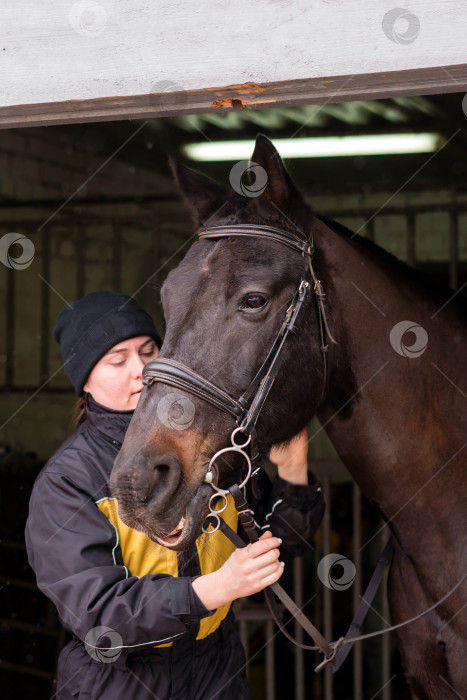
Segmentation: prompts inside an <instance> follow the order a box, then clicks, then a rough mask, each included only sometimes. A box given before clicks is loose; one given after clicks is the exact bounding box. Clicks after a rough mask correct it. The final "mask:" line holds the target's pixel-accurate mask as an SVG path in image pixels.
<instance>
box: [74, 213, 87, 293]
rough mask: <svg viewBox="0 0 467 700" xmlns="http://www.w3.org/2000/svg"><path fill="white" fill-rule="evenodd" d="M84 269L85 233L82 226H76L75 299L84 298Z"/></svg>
mask: <svg viewBox="0 0 467 700" xmlns="http://www.w3.org/2000/svg"><path fill="white" fill-rule="evenodd" d="M85 267H86V233H85V229H84V226H83V225H80V226H78V229H77V241H76V298H77V299H81V298H82V297H83V296H84V293H85V292H84V289H85V286H86V285H85Z"/></svg>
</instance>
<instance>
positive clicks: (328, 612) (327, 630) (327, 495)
mask: <svg viewBox="0 0 467 700" xmlns="http://www.w3.org/2000/svg"><path fill="white" fill-rule="evenodd" d="M323 496H324V501H325V503H331V486H330V479H329V476H328V475H327V474H326V475H324V476H323ZM323 551H324V555H325V556H326V555H327V554H329V553H330V551H331V513H330V511H329V508H326V510H325V511H324V518H323ZM323 598H324V637H325V639H332V638H333V635H332V597H331V589H330V588H328V586H324V591H323ZM324 700H333V678H332V672H331V669H330V668H329V666H326V668H325V670H324Z"/></svg>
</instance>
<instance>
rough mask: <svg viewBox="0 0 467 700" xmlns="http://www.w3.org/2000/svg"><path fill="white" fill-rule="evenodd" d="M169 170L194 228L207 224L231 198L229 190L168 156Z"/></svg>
mask: <svg viewBox="0 0 467 700" xmlns="http://www.w3.org/2000/svg"><path fill="white" fill-rule="evenodd" d="M168 159H169V164H170V168H171V170H172V172H173V174H174V177H175V180H176V182H177V185H178V187H179V189H180V192H181V195H182V197H183V200H184V202H185V203H186V205H187V206H188V209H189V210H190V213H191V216H192V219H193V221H194V222H195V225H196V226H200V225H204V224H207V222H208V220H209V218H210V217H211V216H212V215H213V214H215V213H216V212H217V211H218V210H219V209H220V208H221V207H222V205H223V204H224V203H225V202H226V201H227V199H228V198H229V196H231V194H232V192H231V190H229V189H227V187H224V185H221V184H220V183H219V182H216V181H215V180H213V179H212V178H210V177H208V176H207V175H203V174H202V173H198V172H197V171H196V170H191V168H187V167H186V165H183V164H182V163H180V162H179V161H178V160H177V159H176V158H174V157H173V156H172V155H171V154H168Z"/></svg>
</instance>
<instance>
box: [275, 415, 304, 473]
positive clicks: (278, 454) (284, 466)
mask: <svg viewBox="0 0 467 700" xmlns="http://www.w3.org/2000/svg"><path fill="white" fill-rule="evenodd" d="M307 458H308V433H307V430H306V428H304V429H303V430H302V431H301V432H300V433H298V435H296V436H295V437H294V438H292V440H291V441H290V442H289V444H288V445H287V446H286V447H279V446H276V445H273V447H272V448H271V452H270V455H269V459H270V460H271V462H274V464H276V465H277V471H278V472H279V476H280V477H281V478H282V479H285V480H286V481H290V482H291V483H292V484H307V483H308V469H307Z"/></svg>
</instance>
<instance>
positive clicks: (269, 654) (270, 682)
mask: <svg viewBox="0 0 467 700" xmlns="http://www.w3.org/2000/svg"><path fill="white" fill-rule="evenodd" d="M264 633H265V637H266V640H265V642H266V700H276V673H275V671H276V662H275V659H276V654H275V647H274V636H275V635H274V622H273V620H271V619H268V620H266V625H265V630H264Z"/></svg>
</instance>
